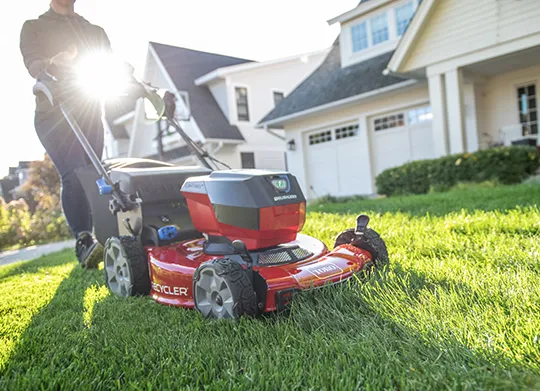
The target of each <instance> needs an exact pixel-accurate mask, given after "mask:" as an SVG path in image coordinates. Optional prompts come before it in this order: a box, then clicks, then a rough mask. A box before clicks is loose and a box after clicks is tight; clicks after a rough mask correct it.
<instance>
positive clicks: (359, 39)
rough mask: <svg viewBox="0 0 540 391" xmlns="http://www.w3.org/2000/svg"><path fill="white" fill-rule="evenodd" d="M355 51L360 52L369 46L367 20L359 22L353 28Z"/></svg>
mask: <svg viewBox="0 0 540 391" xmlns="http://www.w3.org/2000/svg"><path fill="white" fill-rule="evenodd" d="M351 35H352V46H353V52H354V53H356V52H360V51H362V50H364V49H366V48H367V47H368V35H367V25H366V22H363V23H360V24H357V25H356V26H353V27H352V28H351Z"/></svg>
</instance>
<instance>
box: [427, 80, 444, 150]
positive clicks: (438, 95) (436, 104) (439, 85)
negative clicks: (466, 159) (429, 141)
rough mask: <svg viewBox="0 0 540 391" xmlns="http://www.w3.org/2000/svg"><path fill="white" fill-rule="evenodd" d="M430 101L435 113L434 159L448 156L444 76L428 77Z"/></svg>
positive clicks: (433, 123)
mask: <svg viewBox="0 0 540 391" xmlns="http://www.w3.org/2000/svg"><path fill="white" fill-rule="evenodd" d="M428 83H429V100H430V102H431V112H432V113H433V121H432V128H433V149H434V154H435V156H434V157H440V156H445V155H447V154H448V128H447V125H446V93H445V88H444V76H443V75H442V74H435V75H431V76H429V77H428Z"/></svg>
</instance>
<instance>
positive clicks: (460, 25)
mask: <svg viewBox="0 0 540 391" xmlns="http://www.w3.org/2000/svg"><path fill="white" fill-rule="evenodd" d="M539 19H540V1H538V0H475V1H471V0H443V1H441V0H439V1H437V2H436V3H435V5H434V10H433V11H432V15H431V16H430V17H429V19H428V20H427V25H426V27H425V28H424V30H423V31H420V32H419V33H418V34H419V38H418V42H417V43H416V46H415V47H414V48H413V49H412V51H411V52H410V55H409V57H408V61H406V65H405V66H404V68H403V71H409V70H414V69H418V68H422V67H425V66H428V65H431V64H436V63H438V62H441V61H444V60H447V59H449V58H450V57H452V58H453V57H457V56H461V55H464V54H467V53H471V52H475V51H478V50H481V49H484V48H487V47H490V46H494V45H498V44H501V43H505V42H509V41H511V40H513V39H516V38H520V37H524V36H527V35H530V34H533V33H538V32H540V23H538V20H539Z"/></svg>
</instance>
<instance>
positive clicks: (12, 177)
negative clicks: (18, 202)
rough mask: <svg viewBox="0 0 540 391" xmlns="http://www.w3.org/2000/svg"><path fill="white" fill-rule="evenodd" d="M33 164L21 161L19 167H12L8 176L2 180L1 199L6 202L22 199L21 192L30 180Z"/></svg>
mask: <svg viewBox="0 0 540 391" xmlns="http://www.w3.org/2000/svg"><path fill="white" fill-rule="evenodd" d="M31 164H32V162H27V161H21V162H19V165H18V166H17V167H10V168H9V172H8V175H7V176H5V177H4V178H2V179H0V197H2V198H3V199H4V201H6V202H10V201H12V200H14V199H18V198H21V197H22V195H21V194H20V193H19V190H20V188H21V186H22V185H24V183H25V182H26V180H27V179H28V174H29V172H30V165H31Z"/></svg>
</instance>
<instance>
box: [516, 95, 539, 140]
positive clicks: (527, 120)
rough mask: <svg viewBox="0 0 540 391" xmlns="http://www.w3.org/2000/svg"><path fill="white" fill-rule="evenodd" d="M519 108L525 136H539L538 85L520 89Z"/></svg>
mask: <svg viewBox="0 0 540 391" xmlns="http://www.w3.org/2000/svg"><path fill="white" fill-rule="evenodd" d="M517 94H518V108H519V122H520V123H521V127H522V128H523V135H524V136H529V135H531V134H538V114H537V111H536V84H529V85H526V86H522V87H519V88H518V89H517Z"/></svg>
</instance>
